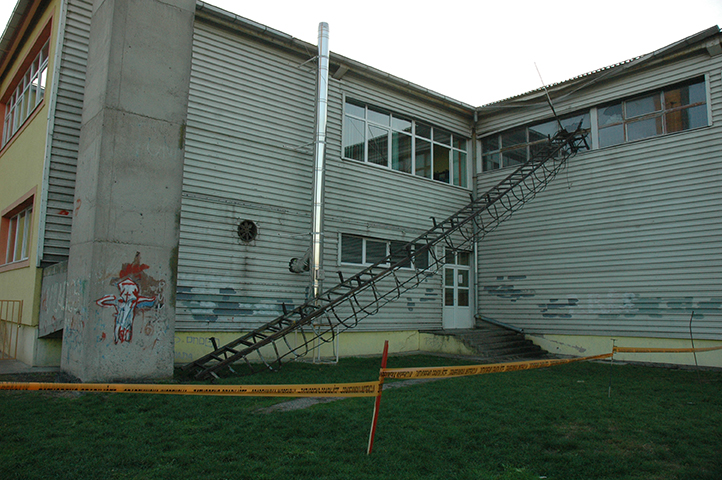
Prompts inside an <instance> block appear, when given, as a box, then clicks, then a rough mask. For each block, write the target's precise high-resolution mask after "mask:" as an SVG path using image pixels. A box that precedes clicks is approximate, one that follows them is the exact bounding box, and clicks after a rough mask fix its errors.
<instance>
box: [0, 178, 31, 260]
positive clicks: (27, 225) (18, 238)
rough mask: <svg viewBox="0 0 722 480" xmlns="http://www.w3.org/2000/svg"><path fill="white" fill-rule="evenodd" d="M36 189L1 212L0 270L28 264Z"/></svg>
mask: <svg viewBox="0 0 722 480" xmlns="http://www.w3.org/2000/svg"><path fill="white" fill-rule="evenodd" d="M34 193H35V190H34V189H33V190H32V191H30V192H28V193H27V194H25V195H24V196H23V197H21V198H20V199H18V200H17V201H16V202H15V203H13V204H12V205H10V206H8V207H7V208H5V209H4V210H2V212H0V271H4V270H7V269H12V268H17V267H22V266H26V265H27V261H28V258H29V254H30V232H31V226H32V218H33V200H34V198H35V195H34Z"/></svg>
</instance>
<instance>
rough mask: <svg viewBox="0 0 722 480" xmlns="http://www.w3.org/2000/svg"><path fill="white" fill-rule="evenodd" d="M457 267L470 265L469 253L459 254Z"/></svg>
mask: <svg viewBox="0 0 722 480" xmlns="http://www.w3.org/2000/svg"><path fill="white" fill-rule="evenodd" d="M458 261H459V265H471V254H470V253H469V252H459V254H458Z"/></svg>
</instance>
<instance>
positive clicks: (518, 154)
mask: <svg viewBox="0 0 722 480" xmlns="http://www.w3.org/2000/svg"><path fill="white" fill-rule="evenodd" d="M526 160H527V158H526V147H521V148H517V149H515V150H509V151H506V152H504V161H503V166H505V167H508V166H511V165H519V164H521V163H525V162H526Z"/></svg>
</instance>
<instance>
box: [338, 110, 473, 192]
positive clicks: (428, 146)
mask: <svg viewBox="0 0 722 480" xmlns="http://www.w3.org/2000/svg"><path fill="white" fill-rule="evenodd" d="M344 117H345V118H344V128H343V156H344V158H349V159H353V160H358V161H360V162H367V163H373V164H376V165H381V166H383V167H386V168H390V169H393V170H397V171H399V172H404V173H409V174H412V175H416V176H420V177H424V178H430V179H433V180H437V181H439V182H443V183H450V184H452V185H456V186H459V187H468V186H469V179H468V176H469V173H468V169H469V161H468V158H467V155H468V154H467V144H468V139H467V138H464V137H461V136H459V135H456V134H453V133H451V132H448V131H446V130H444V129H441V128H438V127H434V126H431V125H427V124H425V123H423V122H418V121H416V120H412V119H410V118H407V117H405V116H403V115H397V114H395V113H391V112H388V111H386V110H384V109H381V108H377V107H374V106H371V105H366V104H364V103H361V102H357V101H355V100H350V99H347V100H346V103H345V105H344Z"/></svg>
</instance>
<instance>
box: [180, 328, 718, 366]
mask: <svg viewBox="0 0 722 480" xmlns="http://www.w3.org/2000/svg"><path fill="white" fill-rule="evenodd" d="M241 335H242V334H241V333H228V332H176V335H175V362H176V365H182V364H185V363H189V362H191V361H193V360H195V359H197V358H200V357H201V356H203V355H206V354H208V353H210V352H212V351H213V345H212V343H211V341H210V337H216V338H217V339H218V340H217V343H218V345H225V344H227V343H228V342H230V341H232V340H235V339H236V338H238V337H240V336H241ZM300 338H301V337H300V334H298V336H295V335H291V336H290V337H289V344H290V345H292V346H293V345H296V344H297V343H296V342H297V341H299V340H300ZM527 338H528V339H530V340H532V341H533V342H534V343H536V344H537V345H539V346H541V347H542V348H543V349H545V350H546V351H548V352H549V353H551V354H557V355H564V356H574V357H585V356H592V355H600V354H604V353H611V351H612V345H613V343H612V338H611V337H594V336H577V335H537V336H532V335H527ZM386 340H388V341H389V353H394V354H396V353H412V352H429V353H443V354H450V355H474V354H475V352H473V351H472V350H471V349H469V348H468V347H467V346H465V345H464V344H463V343H461V342H460V341H459V340H457V339H455V338H454V337H452V336H449V335H444V336H439V335H431V334H427V333H420V332H418V331H401V332H353V331H347V332H344V333H342V334H341V335H339V337H338V354H339V356H341V357H348V356H357V355H380V354H381V353H382V352H383V347H384V341H386ZM616 345H617V346H618V347H638V348H652V347H654V348H690V346H691V345H690V341H689V340H675V339H659V338H657V339H654V338H637V337H628V338H623V337H622V338H618V339H616ZM694 345H695V347H697V348H704V347H715V346H722V342H720V341H709V340H697V341H695V342H694ZM278 347H279V350H281V353H285V352H286V351H287V348H286V349H284V343H283V341H281V342H278ZM320 353H321V358H322V359H323V360H328V359H331V358H333V357H334V356H335V355H334V351H333V350H332V346H331V344H330V343H327V344H324V345H322V347H321V349H320ZM262 355H263V356H264V358H266V360H268V361H270V360H271V359H272V358H273V352H272V351H271V349H270V348H267V349H265V350H263V351H262ZM306 358H308V359H312V358H314V353H313V352H311V353H309V354H308V355H306ZM291 359H292V357H288V358H287V360H291ZM249 360H250V361H251V362H260V361H261V360H260V358H259V357H258V355H256V354H253V355H251V356H250V357H249ZM614 360H615V361H619V362H645V363H660V364H676V365H694V364H695V362H694V356H693V354H692V353H656V354H648V353H624V354H622V353H619V354H616V355H615V356H614ZM697 364H698V365H700V366H707V367H718V368H722V350H717V351H712V352H699V353H697Z"/></svg>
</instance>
